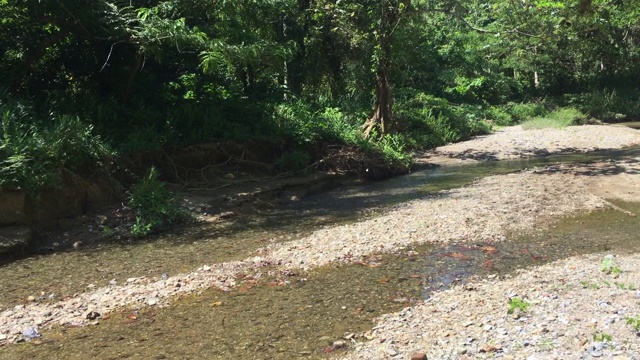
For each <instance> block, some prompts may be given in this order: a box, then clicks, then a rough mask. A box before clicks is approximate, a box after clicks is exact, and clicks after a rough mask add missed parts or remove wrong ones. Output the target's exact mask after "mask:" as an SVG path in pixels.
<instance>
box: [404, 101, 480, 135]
mask: <svg viewBox="0 0 640 360" xmlns="http://www.w3.org/2000/svg"><path fill="white" fill-rule="evenodd" d="M396 114H397V116H398V118H399V119H400V121H402V122H403V123H404V124H406V126H407V131H406V133H407V134H411V136H412V137H413V138H414V139H415V142H416V144H417V145H420V146H422V147H436V146H440V145H444V144H446V143H449V142H454V141H461V140H466V139H469V138H471V137H472V136H475V135H480V134H486V133H488V132H489V131H490V130H491V126H490V125H489V124H488V123H487V122H486V121H485V120H484V119H485V115H484V112H483V110H482V108H481V107H480V106H475V105H453V104H451V103H449V102H448V101H447V100H446V99H442V98H438V97H435V96H431V95H427V94H424V93H418V94H416V95H415V96H414V97H413V98H411V99H410V100H408V101H406V102H404V103H399V104H398V106H397V108H396Z"/></svg>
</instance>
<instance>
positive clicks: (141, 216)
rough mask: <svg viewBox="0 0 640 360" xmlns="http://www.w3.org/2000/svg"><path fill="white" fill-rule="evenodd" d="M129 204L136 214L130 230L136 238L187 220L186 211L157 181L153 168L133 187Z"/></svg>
mask: <svg viewBox="0 0 640 360" xmlns="http://www.w3.org/2000/svg"><path fill="white" fill-rule="evenodd" d="M129 203H130V205H131V208H132V209H133V210H134V211H135V213H136V223H135V224H134V225H133V227H132V229H131V231H132V233H133V235H134V236H136V237H142V236H146V235H148V234H150V233H152V232H154V231H157V230H161V229H164V228H166V227H168V226H169V225H171V224H175V223H178V222H181V221H184V220H186V219H187V218H188V214H187V213H186V211H185V210H183V209H182V208H180V206H179V205H178V204H177V203H176V202H175V200H174V198H173V195H172V194H171V192H170V191H169V190H167V189H166V188H165V187H164V184H163V183H162V181H160V180H159V179H158V171H157V170H156V168H154V167H152V168H151V169H150V170H149V172H148V173H147V175H145V177H144V178H143V179H142V180H141V181H140V182H139V183H138V184H136V185H135V186H134V187H133V189H132V190H131V199H130V200H129Z"/></svg>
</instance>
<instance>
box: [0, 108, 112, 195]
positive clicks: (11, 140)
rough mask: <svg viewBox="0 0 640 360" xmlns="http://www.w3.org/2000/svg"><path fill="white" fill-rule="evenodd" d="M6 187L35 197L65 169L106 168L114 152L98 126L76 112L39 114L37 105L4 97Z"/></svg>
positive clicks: (0, 158)
mask: <svg viewBox="0 0 640 360" xmlns="http://www.w3.org/2000/svg"><path fill="white" fill-rule="evenodd" d="M0 125H1V127H0V188H6V187H13V188H18V189H23V190H25V191H26V192H27V193H28V194H30V195H31V196H33V197H37V195H38V194H39V193H40V192H41V191H42V190H43V189H44V188H46V187H51V186H55V185H56V184H57V183H58V181H59V180H60V177H59V174H60V170H67V171H71V172H75V173H79V174H92V173H94V172H96V171H98V172H104V171H105V166H107V165H108V161H109V160H110V159H111V158H112V156H113V153H112V151H111V150H110V149H109V147H108V146H107V145H106V144H105V143H104V142H103V141H102V139H101V138H100V137H99V136H97V135H94V134H93V127H92V126H91V125H88V124H86V123H84V122H82V121H81V120H80V119H79V118H77V117H74V116H70V115H55V114H52V115H51V117H50V118H49V119H39V118H37V116H36V115H35V113H34V112H33V111H32V109H31V107H29V106H28V105H25V104H23V103H20V102H16V101H6V102H0Z"/></svg>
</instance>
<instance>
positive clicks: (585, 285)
mask: <svg viewBox="0 0 640 360" xmlns="http://www.w3.org/2000/svg"><path fill="white" fill-rule="evenodd" d="M580 285H582V288H584V289H586V288H592V289H593V290H598V289H599V288H600V285H598V284H597V283H595V282H593V283H592V282H589V281H586V280H582V281H580Z"/></svg>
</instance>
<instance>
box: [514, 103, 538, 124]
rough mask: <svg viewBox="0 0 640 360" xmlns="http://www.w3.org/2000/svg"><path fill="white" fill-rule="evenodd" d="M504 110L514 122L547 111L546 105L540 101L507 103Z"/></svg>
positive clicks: (516, 122)
mask: <svg viewBox="0 0 640 360" xmlns="http://www.w3.org/2000/svg"><path fill="white" fill-rule="evenodd" d="M505 110H506V111H507V112H508V113H509V114H510V115H511V118H512V121H513V123H514V124H519V123H521V122H523V121H527V120H530V119H531V118H534V117H537V116H543V115H545V114H547V113H548V110H547V109H546V107H545V106H544V105H543V104H540V103H509V104H507V105H506V106H505Z"/></svg>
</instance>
